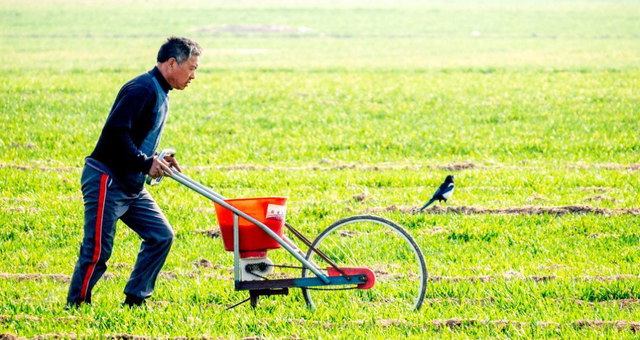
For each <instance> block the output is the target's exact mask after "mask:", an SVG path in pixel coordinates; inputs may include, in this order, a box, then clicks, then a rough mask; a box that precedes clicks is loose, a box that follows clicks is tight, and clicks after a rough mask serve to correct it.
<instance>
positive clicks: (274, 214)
mask: <svg viewBox="0 0 640 340" xmlns="http://www.w3.org/2000/svg"><path fill="white" fill-rule="evenodd" d="M286 212H287V206H285V205H277V204H269V205H268V206H267V217H266V218H267V219H271V220H278V221H283V220H284V215H285V214H286Z"/></svg>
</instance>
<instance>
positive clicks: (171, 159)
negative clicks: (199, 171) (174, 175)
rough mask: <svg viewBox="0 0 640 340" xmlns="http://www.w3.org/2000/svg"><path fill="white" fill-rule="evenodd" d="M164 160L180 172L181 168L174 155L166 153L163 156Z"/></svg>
mask: <svg viewBox="0 0 640 340" xmlns="http://www.w3.org/2000/svg"><path fill="white" fill-rule="evenodd" d="M164 160H165V161H166V162H167V163H168V164H169V166H170V167H173V168H175V169H176V170H178V172H180V173H182V168H181V167H180V165H179V164H178V161H177V160H176V157H175V155H166V156H164Z"/></svg>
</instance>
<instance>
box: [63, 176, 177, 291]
mask: <svg viewBox="0 0 640 340" xmlns="http://www.w3.org/2000/svg"><path fill="white" fill-rule="evenodd" d="M81 182H82V196H83V199H84V238H83V240H82V245H81V246H80V255H79V258H78V262H77V263H76V267H75V270H74V272H73V276H72V277H71V286H70V287H69V294H68V296H67V303H82V302H88V303H90V302H91V290H92V289H93V287H94V286H95V284H96V283H97V282H98V280H99V279H100V277H102V275H103V274H104V272H105V271H106V270H107V261H108V260H109V257H110V256H111V251H112V249H113V238H114V236H115V233H116V222H117V221H118V219H120V220H122V222H124V223H125V224H126V225H127V226H128V227H129V228H131V229H132V230H133V231H135V232H136V233H137V234H138V235H139V236H140V237H141V238H142V240H143V241H142V246H141V247H140V252H139V253H138V258H137V260H136V264H135V266H134V268H133V272H132V273H131V277H130V278H129V281H128V282H127V285H126V286H125V288H124V292H125V294H128V295H133V296H136V297H138V298H141V299H145V298H148V297H149V296H151V294H152V293H153V289H154V286H155V282H156V279H157V277H158V274H159V273H160V269H161V268H162V266H163V265H164V262H165V260H166V258H167V255H169V250H170V249H171V244H172V243H173V237H174V233H173V230H172V229H171V225H170V224H169V222H168V221H167V219H166V218H165V216H164V214H163V213H162V211H161V210H160V208H159V207H158V205H157V204H156V202H155V201H154V200H153V198H152V197H151V195H150V194H149V193H148V192H147V190H146V189H143V190H142V191H141V192H140V193H139V194H137V195H131V194H129V193H127V192H126V191H125V190H124V188H122V187H121V186H120V185H119V184H118V183H117V182H116V181H114V180H113V179H112V178H111V177H109V176H108V175H107V174H104V173H102V172H100V171H98V170H96V169H94V168H92V167H90V166H85V167H84V170H83V172H82V179H81Z"/></svg>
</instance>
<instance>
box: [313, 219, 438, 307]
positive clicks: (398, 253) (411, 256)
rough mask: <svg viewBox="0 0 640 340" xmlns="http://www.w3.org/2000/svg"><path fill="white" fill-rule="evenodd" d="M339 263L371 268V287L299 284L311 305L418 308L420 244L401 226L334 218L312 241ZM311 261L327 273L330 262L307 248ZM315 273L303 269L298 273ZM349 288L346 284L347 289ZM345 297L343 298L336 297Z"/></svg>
mask: <svg viewBox="0 0 640 340" xmlns="http://www.w3.org/2000/svg"><path fill="white" fill-rule="evenodd" d="M313 247H314V248H316V249H318V250H320V251H322V252H324V254H326V255H327V256H328V257H329V258H330V259H331V260H332V261H334V262H335V264H336V265H337V266H338V267H358V268H363V267H364V268H368V269H370V270H372V271H373V272H374V274H375V276H376V278H375V285H374V286H373V287H372V288H371V289H367V290H361V289H354V288H355V286H328V287H314V288H306V289H302V293H303V295H304V298H305V300H306V302H307V304H308V305H309V306H310V307H312V308H315V307H321V306H329V307H331V306H336V305H342V304H343V303H344V302H346V303H347V304H349V305H350V306H357V307H358V308H374V309H376V308H380V309H394V308H396V309H402V310H411V309H414V310H417V309H419V308H420V307H421V306H422V302H423V300H424V295H425V292H426V290H427V266H426V264H425V261H424V257H423V256H422V252H421V251H420V248H419V247H418V245H417V244H416V242H415V241H414V240H413V238H412V237H411V235H409V233H408V232H407V231H406V230H404V228H402V227H401V226H399V225H397V224H396V223H394V222H392V221H389V220H387V219H384V218H381V217H377V216H352V217H349V218H345V219H342V220H338V221H336V222H334V223H333V224H332V225H330V226H329V227H328V228H327V229H326V230H324V231H323V232H322V233H320V235H318V237H317V238H316V239H315V240H314V241H313ZM309 259H310V260H312V261H313V262H314V263H316V264H317V265H318V266H319V267H320V268H322V269H324V271H323V273H326V272H327V268H328V267H330V265H328V264H327V263H326V262H325V261H324V260H323V259H322V258H320V256H318V254H316V253H315V252H313V251H312V250H311V249H309V251H308V252H307V260H309ZM309 276H315V274H313V272H311V271H310V270H308V269H306V268H304V269H303V270H302V277H309ZM350 288H351V289H350ZM341 301H344V302H341Z"/></svg>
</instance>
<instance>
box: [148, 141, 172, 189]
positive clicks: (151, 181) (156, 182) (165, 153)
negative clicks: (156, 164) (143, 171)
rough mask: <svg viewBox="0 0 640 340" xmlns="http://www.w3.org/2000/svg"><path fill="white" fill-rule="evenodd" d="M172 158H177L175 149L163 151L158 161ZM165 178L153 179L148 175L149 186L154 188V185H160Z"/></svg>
mask: <svg viewBox="0 0 640 340" xmlns="http://www.w3.org/2000/svg"><path fill="white" fill-rule="evenodd" d="M167 155H169V156H171V157H175V155H176V150H174V149H170V148H167V149H163V150H162V151H161V152H160V154H159V155H158V159H164V157H165V156H167ZM163 178H164V176H160V177H158V178H152V177H151V176H149V175H147V184H148V185H150V186H154V185H158V184H160V182H161V181H162V179H163Z"/></svg>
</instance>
